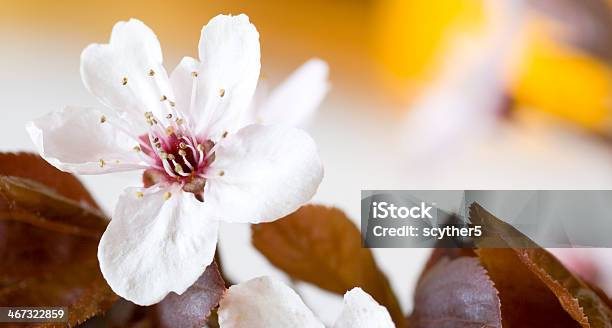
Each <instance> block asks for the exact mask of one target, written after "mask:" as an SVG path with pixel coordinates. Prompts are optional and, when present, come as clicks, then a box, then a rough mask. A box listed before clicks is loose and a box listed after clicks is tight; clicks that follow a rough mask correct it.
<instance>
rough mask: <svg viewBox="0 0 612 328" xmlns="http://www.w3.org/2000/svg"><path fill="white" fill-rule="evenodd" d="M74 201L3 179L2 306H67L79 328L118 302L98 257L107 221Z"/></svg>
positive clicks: (13, 179) (30, 183)
mask: <svg viewBox="0 0 612 328" xmlns="http://www.w3.org/2000/svg"><path fill="white" fill-rule="evenodd" d="M49 175H53V174H52V173H50V174H49ZM45 179H48V177H46V178H43V179H41V180H45ZM55 181H60V180H59V178H58V180H55ZM74 181H76V180H74ZM77 182H78V181H77ZM61 188H62V187H60V190H61ZM56 190H57V189H56ZM64 194H67V195H70V193H69V192H65V193H64ZM72 197H73V198H72V199H69V198H67V197H64V196H62V195H60V194H58V193H56V192H55V191H53V189H52V188H49V187H47V186H45V185H42V184H41V183H38V182H35V181H32V180H27V179H24V178H18V177H7V176H0V258H2V265H1V266H0V306H65V307H67V308H68V312H69V318H68V319H69V321H68V322H69V324H70V325H75V324H77V323H80V322H83V321H84V320H86V319H88V318H89V317H91V316H93V315H95V314H97V313H100V312H102V311H104V310H105V309H107V308H108V307H109V306H110V305H111V304H112V302H114V300H115V299H116V296H115V295H114V294H113V293H112V291H111V290H110V288H109V287H108V286H107V284H106V282H105V280H104V279H103V277H102V275H101V273H100V270H99V267H98V262H97V256H96V252H97V245H98V241H99V237H100V235H101V234H102V232H103V231H104V228H105V226H106V223H107V221H106V219H105V218H104V217H103V216H102V215H101V214H100V213H99V211H98V210H95V209H94V208H92V207H91V206H89V205H88V206H86V207H84V206H83V205H82V204H84V203H82V202H81V203H79V202H77V201H75V200H73V199H75V197H76V196H75V195H72ZM76 198H77V199H81V200H82V198H79V197H76ZM40 326H49V325H45V324H41V325H40ZM51 326H52V325H51Z"/></svg>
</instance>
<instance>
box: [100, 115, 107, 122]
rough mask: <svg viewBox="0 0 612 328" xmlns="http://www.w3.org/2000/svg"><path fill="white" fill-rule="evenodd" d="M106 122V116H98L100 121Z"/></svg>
mask: <svg viewBox="0 0 612 328" xmlns="http://www.w3.org/2000/svg"><path fill="white" fill-rule="evenodd" d="M104 122H106V116H104V115H102V116H100V123H104Z"/></svg>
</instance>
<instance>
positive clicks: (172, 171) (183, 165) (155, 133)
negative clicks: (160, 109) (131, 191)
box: [140, 112, 214, 195]
mask: <svg viewBox="0 0 612 328" xmlns="http://www.w3.org/2000/svg"><path fill="white" fill-rule="evenodd" d="M175 113H176V112H175ZM175 117H176V114H175V115H172V114H168V115H167V116H166V117H164V119H163V121H162V120H160V119H158V118H157V117H155V116H154V115H153V114H152V113H151V112H147V113H145V118H146V120H147V123H148V124H149V126H150V128H149V131H148V133H146V134H143V135H141V136H140V141H141V142H140V149H141V150H142V152H143V153H144V154H145V155H147V156H148V157H149V158H150V159H151V160H150V161H149V162H150V164H151V168H150V169H148V170H146V171H145V173H144V175H143V180H144V184H145V187H148V186H151V185H153V184H157V183H160V182H174V183H180V184H181V185H182V186H183V189H184V190H185V191H189V192H193V193H194V194H196V195H198V194H201V193H202V191H203V189H204V183H205V181H206V179H205V175H204V173H205V169H206V168H207V167H208V165H209V164H210V163H211V162H212V161H213V160H214V149H213V146H214V143H213V142H212V141H210V140H201V139H199V138H197V137H196V136H194V134H193V133H192V132H191V131H190V130H189V129H188V127H187V126H186V125H185V124H184V120H183V119H182V118H178V117H176V118H175Z"/></svg>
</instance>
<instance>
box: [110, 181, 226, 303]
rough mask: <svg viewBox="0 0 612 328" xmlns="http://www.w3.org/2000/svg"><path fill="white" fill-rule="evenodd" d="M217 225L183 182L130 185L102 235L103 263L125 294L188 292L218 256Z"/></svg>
mask: <svg viewBox="0 0 612 328" xmlns="http://www.w3.org/2000/svg"><path fill="white" fill-rule="evenodd" d="M139 192H142V193H143V194H144V196H142V197H141V198H139V195H138V194H137V193H139ZM166 192H170V193H171V197H170V198H169V199H167V200H165V193H166ZM217 230H218V222H217V221H216V220H211V219H210V216H209V215H208V214H207V210H206V207H205V205H204V204H203V203H201V202H199V201H198V200H196V198H195V197H194V195H193V194H192V193H186V192H183V191H181V190H180V189H179V188H178V187H177V186H175V187H174V189H163V188H157V187H152V189H146V190H145V189H142V188H128V189H126V190H125V191H124V192H123V194H122V195H121V196H120V198H119V202H118V203H117V207H116V208H115V212H114V215H113V219H112V220H111V222H110V224H109V225H108V227H107V228H106V231H105V232H104V235H103V236H102V239H101V240H100V245H99V246H98V260H99V261H100V269H101V270H102V274H103V275H104V278H105V279H106V281H107V282H108V284H109V285H110V287H111V288H112V289H113V291H114V292H115V293H117V294H118V295H119V296H121V297H123V298H125V299H127V300H130V301H132V302H134V303H136V304H139V305H150V304H154V303H157V302H159V301H161V300H162V299H163V298H164V296H166V295H167V294H168V293H169V292H176V293H178V294H181V293H183V292H184V291H185V290H186V289H187V288H188V287H189V286H191V285H192V284H193V283H194V282H195V281H196V280H197V279H198V277H199V276H200V275H201V274H202V272H204V269H205V268H206V266H208V265H209V264H210V263H211V262H212V260H213V256H214V253H215V248H216V244H217Z"/></svg>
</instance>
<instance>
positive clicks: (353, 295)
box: [334, 287, 395, 328]
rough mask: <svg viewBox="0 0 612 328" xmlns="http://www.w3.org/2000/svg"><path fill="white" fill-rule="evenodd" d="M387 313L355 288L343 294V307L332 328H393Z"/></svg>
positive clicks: (359, 289)
mask: <svg viewBox="0 0 612 328" xmlns="http://www.w3.org/2000/svg"><path fill="white" fill-rule="evenodd" d="M393 327H395V325H394V324H393V321H392V320H391V316H390V315H389V312H388V311H387V309H386V308H385V307H384V306H381V305H379V304H378V303H376V301H375V300H374V299H373V298H372V296H370V295H369V294H368V293H366V292H364V291H363V290H362V289H361V288H359V287H356V288H353V289H351V290H350V291H348V292H347V293H346V294H344V307H343V308H342V312H341V313H340V316H339V317H338V319H337V320H336V322H335V323H334V328H393Z"/></svg>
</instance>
